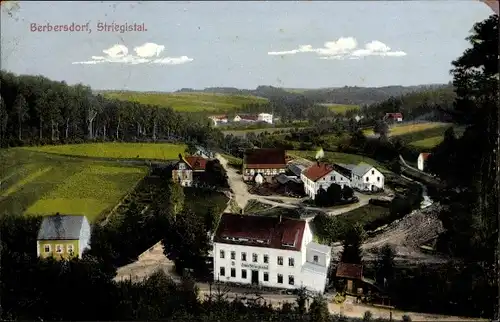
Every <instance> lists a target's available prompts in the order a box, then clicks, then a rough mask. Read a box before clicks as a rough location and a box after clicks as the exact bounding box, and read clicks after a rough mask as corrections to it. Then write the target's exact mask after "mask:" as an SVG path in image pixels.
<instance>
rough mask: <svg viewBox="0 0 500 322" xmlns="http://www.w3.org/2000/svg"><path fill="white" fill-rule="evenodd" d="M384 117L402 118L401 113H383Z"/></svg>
mask: <svg viewBox="0 0 500 322" xmlns="http://www.w3.org/2000/svg"><path fill="white" fill-rule="evenodd" d="M385 117H395V118H402V117H403V113H385Z"/></svg>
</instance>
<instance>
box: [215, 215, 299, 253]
mask: <svg viewBox="0 0 500 322" xmlns="http://www.w3.org/2000/svg"><path fill="white" fill-rule="evenodd" d="M305 228H306V222H305V221H303V220H296V219H289V218H282V217H268V216H254V215H235V214H223V215H222V217H221V219H220V222H219V227H218V228H217V231H216V232H215V236H214V242H216V243H224V244H234V245H243V246H253V247H267V248H275V249H285V250H294V251H300V250H301V247H302V239H303V236H304V230H305Z"/></svg>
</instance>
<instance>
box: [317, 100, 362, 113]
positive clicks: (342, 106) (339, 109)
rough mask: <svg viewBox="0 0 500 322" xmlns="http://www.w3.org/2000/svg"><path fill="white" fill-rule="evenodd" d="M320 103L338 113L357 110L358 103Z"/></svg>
mask: <svg viewBox="0 0 500 322" xmlns="http://www.w3.org/2000/svg"><path fill="white" fill-rule="evenodd" d="M321 105H323V106H327V107H328V109H329V110H330V111H332V112H335V113H339V114H344V113H345V112H347V111H352V110H355V111H357V110H359V106H358V105H347V104H330V103H325V104H321Z"/></svg>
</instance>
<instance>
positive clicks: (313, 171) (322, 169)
mask: <svg viewBox="0 0 500 322" xmlns="http://www.w3.org/2000/svg"><path fill="white" fill-rule="evenodd" d="M333 170H334V169H333V167H332V166H331V165H329V164H326V163H315V164H314V165H312V166H310V167H309V168H307V169H306V170H305V171H304V175H305V176H306V177H307V178H308V179H309V180H312V181H317V180H318V179H321V178H323V177H324V176H325V175H327V174H328V173H330V172H332V171H333Z"/></svg>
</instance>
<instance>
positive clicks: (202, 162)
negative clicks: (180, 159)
mask: <svg viewBox="0 0 500 322" xmlns="http://www.w3.org/2000/svg"><path fill="white" fill-rule="evenodd" d="M184 160H185V161H186V162H187V163H188V164H189V166H190V167H191V169H193V170H205V168H206V166H207V161H208V160H207V159H205V158H203V157H200V156H193V155H191V156H188V157H185V158H184Z"/></svg>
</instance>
